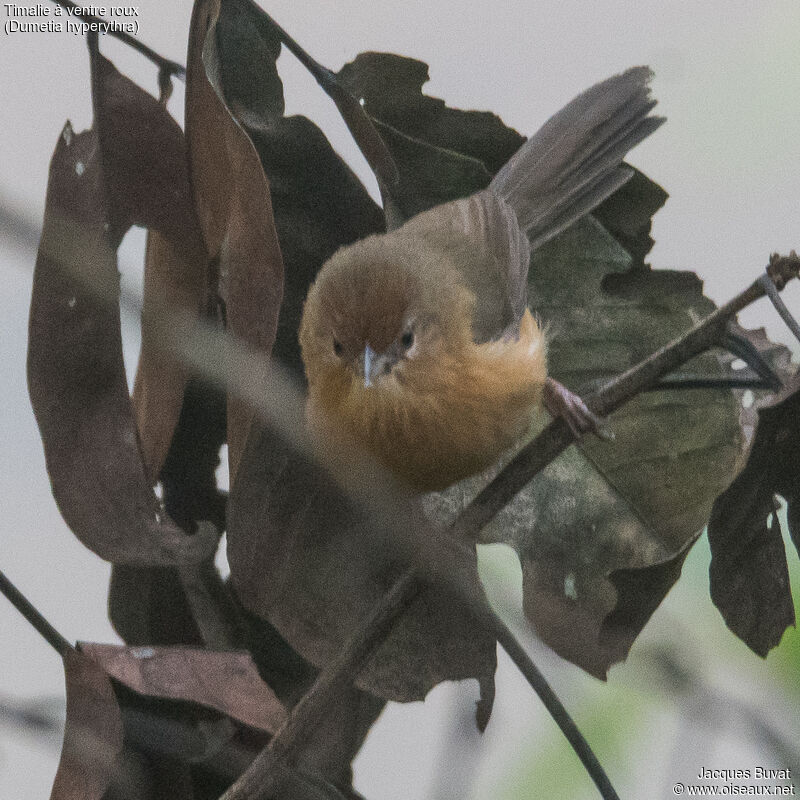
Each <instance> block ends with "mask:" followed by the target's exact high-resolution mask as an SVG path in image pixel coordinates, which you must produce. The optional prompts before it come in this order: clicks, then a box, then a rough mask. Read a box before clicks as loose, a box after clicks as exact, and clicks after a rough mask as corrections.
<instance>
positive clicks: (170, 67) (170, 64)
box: [50, 0, 186, 83]
mask: <svg viewBox="0 0 800 800" xmlns="http://www.w3.org/2000/svg"><path fill="white" fill-rule="evenodd" d="M50 2H52V3H54V4H55V5H57V6H61V8H65V9H69V10H70V11H71V12H72V16H74V17H75V18H76V19H80V20H83V22H88V23H90V24H92V23H94V24H97V25H99V24H101V23H102V24H104V25H106V24H108V20H104V19H101V18H100V17H96V16H94V15H93V14H84V13H83V11H82V10H81V9H82V8H83V7H82V6H79V5H78V4H77V3H74V2H72V0H50ZM100 30H101V31H102V32H103V33H107V34H108V35H109V36H113V37H114V38H115V39H119V41H121V42H124V43H125V44H127V45H128V46H129V47H132V48H133V49H134V50H136V51H137V52H139V53H141V54H142V55H143V56H144V57H145V58H149V59H150V61H152V62H153V63H154V64H155V65H156V66H157V67H158V68H159V82H160V83H163V80H164V78H163V77H162V76H164V75H166V76H170V75H174V76H175V77H176V78H179V79H180V80H185V78H186V68H185V67H184V66H182V65H181V64H178V62H177V61H170V59H168V58H164V56H161V55H159V54H158V53H156V51H155V50H153V49H152V48H150V47H148V46H147V45H146V44H144V43H143V42H140V41H139V40H138V39H137V38H136V37H135V36H131V35H130V34H129V33H126V32H125V31H121V30H119V29H115V28H109V29H108V30H103V29H102V28H101V29H100Z"/></svg>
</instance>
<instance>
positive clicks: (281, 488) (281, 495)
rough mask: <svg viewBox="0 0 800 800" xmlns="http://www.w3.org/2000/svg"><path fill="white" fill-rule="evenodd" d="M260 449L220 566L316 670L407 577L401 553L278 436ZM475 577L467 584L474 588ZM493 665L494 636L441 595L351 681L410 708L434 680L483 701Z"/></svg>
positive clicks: (408, 615)
mask: <svg viewBox="0 0 800 800" xmlns="http://www.w3.org/2000/svg"><path fill="white" fill-rule="evenodd" d="M257 451H258V452H261V453H269V454H270V457H269V458H264V459H260V460H258V461H256V460H255V459H253V460H249V459H248V468H247V470H246V471H242V473H241V480H240V481H239V482H238V483H237V485H236V486H234V488H233V490H232V493H231V499H230V507H229V515H228V537H229V538H228V558H229V561H230V564H231V575H232V578H233V581H234V586H235V588H236V591H237V594H238V595H239V596H240V597H241V599H242V602H243V603H244V604H245V605H246V606H247V607H248V608H249V609H250V610H252V611H253V612H255V613H257V614H259V615H260V616H263V617H264V618H266V619H268V620H269V621H270V622H271V623H272V624H273V625H275V627H276V628H277V629H278V631H280V633H281V634H282V635H283V636H285V637H286V639H287V640H288V641H289V643H290V644H291V645H292V646H293V647H294V648H295V649H296V650H297V651H298V652H299V653H301V654H302V655H303V656H304V657H305V658H307V659H308V660H309V661H311V662H312V663H313V664H314V665H315V666H317V667H319V668H322V667H324V666H325V665H326V664H327V663H329V661H330V660H331V659H332V658H333V657H334V656H335V655H336V654H337V652H338V651H339V649H340V648H341V647H342V643H343V642H344V641H345V640H346V639H347V638H348V637H349V636H350V635H351V634H352V633H353V632H354V630H355V629H356V628H357V627H358V626H360V625H361V623H362V622H363V620H364V619H365V618H366V617H367V615H368V613H369V612H370V610H371V609H372V608H373V606H374V605H375V603H377V602H378V600H379V599H380V598H381V597H382V596H383V595H384V594H385V593H386V591H387V590H388V588H389V587H390V586H391V584H392V582H393V580H394V579H395V578H396V577H397V576H398V575H399V573H400V571H401V570H402V569H403V566H404V561H403V559H402V558H401V557H400V556H399V553H398V545H399V544H400V543H398V542H392V541H389V540H388V539H386V534H383V533H381V531H380V530H379V529H377V528H376V527H375V526H374V525H372V524H369V523H368V522H367V521H366V520H365V519H364V518H363V516H361V515H359V514H358V513H357V512H356V510H355V509H353V508H352V506H351V505H350V504H349V503H347V502H346V501H345V500H344V499H343V498H342V494H341V492H340V491H338V490H337V489H336V488H335V487H334V486H333V485H332V483H331V481H330V479H328V478H327V477H326V476H325V475H324V473H322V471H321V470H320V469H318V468H316V467H314V466H313V465H311V464H309V463H307V462H304V461H302V460H300V459H299V458H297V457H296V456H295V455H293V454H292V453H291V451H289V450H288V449H287V448H286V447H285V446H284V445H283V444H282V443H281V442H280V441H279V440H278V439H277V438H276V437H274V436H273V437H270V435H269V434H268V433H267V432H264V433H262V440H261V441H260V442H259V443H258V449H257ZM473 558H474V556H473ZM473 565H474V562H473ZM472 569H473V572H472V573H471V575H470V576H469V577H470V578H471V580H473V581H474V582H475V584H476V585H477V581H478V578H477V572H476V571H475V570H474V566H473V567H472ZM465 570H466V567H465ZM465 577H466V576H465ZM495 657H496V654H495V640H494V638H493V637H492V636H491V635H490V634H488V633H487V632H486V631H485V629H484V628H483V627H481V626H478V625H477V624H476V622H475V620H474V618H473V617H472V615H471V614H470V613H469V611H468V610H467V609H466V607H465V604H464V603H462V602H461V601H459V600H458V599H456V598H455V597H454V596H453V595H452V594H451V593H450V592H448V591H447V590H445V589H441V588H429V589H426V590H425V591H423V592H422V593H421V595H420V596H419V597H418V598H417V599H416V600H415V601H414V603H413V605H412V606H411V607H410V608H409V609H408V610H407V611H406V612H405V613H404V614H403V616H402V617H401V618H400V619H399V620H398V622H397V623H396V624H395V626H394V628H393V630H392V633H391V634H390V636H389V637H388V638H387V639H386V640H385V641H384V642H383V644H382V645H381V646H380V647H379V648H378V649H377V650H376V652H375V654H374V656H373V657H372V658H371V660H370V661H369V662H368V663H367V665H366V666H365V668H364V669H363V671H362V672H361V673H360V674H359V675H358V676H357V678H356V680H355V683H356V685H357V686H359V687H360V688H362V689H365V690H366V691H369V692H372V693H374V694H376V695H378V696H379V697H383V698H386V699H390V700H397V701H402V702H408V701H411V700H420V699H422V698H423V697H424V696H425V695H426V694H427V692H428V691H429V690H430V689H431V688H432V687H433V686H435V685H436V684H437V683H439V682H441V681H444V680H460V679H465V678H471V677H474V678H477V679H478V680H479V682H481V684H482V686H483V691H484V693H485V694H487V693H490V692H491V688H490V687H491V681H492V677H493V675H494V670H495Z"/></svg>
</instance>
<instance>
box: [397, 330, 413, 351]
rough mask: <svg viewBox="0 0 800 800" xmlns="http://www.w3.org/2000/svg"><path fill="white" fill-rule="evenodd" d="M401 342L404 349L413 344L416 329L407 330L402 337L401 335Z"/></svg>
mask: <svg viewBox="0 0 800 800" xmlns="http://www.w3.org/2000/svg"><path fill="white" fill-rule="evenodd" d="M400 344H401V345H402V346H403V349H404V350H408V348H409V347H411V345H412V344H414V331H412V330H407V331H406V332H405V333H404V334H403V335H402V336H401V337H400Z"/></svg>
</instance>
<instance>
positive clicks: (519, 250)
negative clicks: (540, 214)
mask: <svg viewBox="0 0 800 800" xmlns="http://www.w3.org/2000/svg"><path fill="white" fill-rule="evenodd" d="M395 233H397V234H399V235H401V236H412V237H414V238H418V237H420V238H422V239H424V240H425V241H426V243H427V244H428V245H429V246H430V247H431V248H433V249H435V250H437V251H440V252H441V253H442V258H443V259H446V260H447V261H448V262H449V263H450V264H451V265H452V266H453V267H454V268H455V269H456V270H457V271H458V273H460V275H461V276H462V278H463V281H464V285H465V286H466V287H467V288H468V289H470V291H472V292H473V293H474V294H475V298H476V306H475V312H474V316H473V325H472V330H473V337H474V339H475V341H476V342H485V341H489V340H490V339H498V338H500V337H502V336H505V335H516V333H517V331H518V328H519V322H520V320H521V319H522V315H523V314H524V313H525V308H526V307H527V301H528V293H527V275H528V264H529V262H530V246H529V244H528V238H527V236H526V235H525V233H524V232H523V231H522V230H521V229H520V226H519V222H518V221H517V216H516V214H515V213H514V211H513V210H512V208H511V207H510V206H509V205H508V204H507V203H506V202H505V201H504V200H502V199H501V198H499V197H498V196H497V195H496V194H495V193H494V192H492V191H489V190H485V191H482V192H477V193H476V194H473V195H471V196H470V197H465V198H463V199H461V200H454V201H452V202H450V203H444V204H443V205H440V206H436V207H435V208H432V209H429V210H428V211H424V212H423V213H421V214H417V216H415V217H413V218H412V219H410V220H409V221H408V222H406V223H405V225H403V226H402V227H401V228H399V229H398V230H397V231H396V232H395Z"/></svg>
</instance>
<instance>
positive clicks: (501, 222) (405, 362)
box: [299, 66, 665, 492]
mask: <svg viewBox="0 0 800 800" xmlns="http://www.w3.org/2000/svg"><path fill="white" fill-rule="evenodd" d="M651 78H652V73H651V71H650V69H649V68H648V67H644V66H640V67H632V68H630V69H628V70H626V71H625V72H622V73H620V74H618V75H615V76H613V77H610V78H608V79H607V80H604V81H602V82H600V83H598V84H596V85H594V86H592V87H591V88H589V89H587V90H586V91H584V92H583V93H582V94H580V95H578V96H577V97H576V98H575V99H573V100H572V101H571V102H570V103H568V104H567V105H566V106H565V107H564V108H563V109H561V111H559V112H557V113H556V114H555V115H554V116H553V117H551V118H550V119H549V120H548V121H547V122H546V123H545V124H544V125H543V126H542V128H540V129H539V131H538V132H537V133H536V134H534V135H533V136H532V137H530V138H529V139H527V140H526V141H525V142H524V143H523V144H522V145H521V147H520V148H519V150H517V152H516V153H515V154H514V155H512V156H511V158H510V159H509V161H508V162H507V163H506V164H505V165H504V166H503V167H501V168H500V170H499V171H498V172H497V174H496V175H495V176H494V178H493V179H492V180H491V182H490V184H489V186H488V187H487V188H486V189H483V190H481V191H478V192H476V193H474V194H472V195H470V196H468V197H465V198H461V199H457V200H453V201H450V202H447V203H443V204H441V205H438V206H435V207H433V208H431V209H428V210H426V211H422V212H420V213H418V214H417V215H416V216H413V217H412V218H411V219H409V220H407V221H405V222H404V223H402V224H401V225H399V226H398V227H396V228H394V229H393V230H389V231H387V232H386V233H380V234H375V235H372V236H368V237H366V238H364V239H361V240H359V241H356V242H354V243H352V244H350V245H347V246H345V247H342V248H340V249H339V250H338V251H336V252H335V253H334V254H333V255H332V256H331V257H330V258H329V259H328V260H327V261H326V262H325V263H324V264H323V265H322V267H321V268H320V270H319V272H318V273H317V276H316V277H315V280H314V282H313V284H312V285H311V286H310V288H309V291H308V294H307V296H306V300H305V303H304V306H303V314H302V318H301V323H300V329H299V339H300V348H301V355H302V359H303V364H304V368H305V373H306V378H307V382H308V395H307V402H306V418H307V422H308V425H309V427H310V428H311V429H313V430H314V431H316V432H317V433H318V434H319V435H320V436H326V435H335V434H337V432H344V433H345V434H346V435H348V436H350V437H352V438H353V440H354V441H355V442H357V443H358V444H359V445H360V446H362V447H363V448H365V449H366V451H368V452H369V453H370V454H371V455H372V456H373V457H376V458H377V459H378V460H379V461H380V462H381V463H382V464H383V466H384V467H386V468H388V469H389V470H390V471H391V472H392V473H394V475H395V476H396V477H397V478H398V479H399V480H401V481H403V482H404V483H405V484H407V485H409V486H410V487H411V489H412V490H414V491H416V492H431V491H440V490H443V489H445V488H447V487H448V486H450V485H452V484H454V483H456V482H458V481H460V480H462V479H463V478H466V477H469V476H472V475H475V474H477V473H480V472H482V471H483V470H485V469H487V468H488V467H490V466H491V465H492V464H494V463H495V462H496V461H497V460H498V459H499V457H500V456H501V455H502V454H503V453H504V452H505V451H507V450H508V449H509V448H511V447H513V446H514V445H515V444H517V443H518V442H519V441H520V439H521V437H522V436H523V435H524V434H525V433H526V432H527V431H528V430H529V428H530V424H531V420H532V415H533V414H534V413H535V412H536V409H537V408H539V407H540V406H542V405H543V406H544V407H545V408H546V409H547V410H548V411H549V412H550V413H551V414H553V415H555V416H561V417H563V418H564V419H565V421H566V422H567V424H568V425H569V427H570V428H571V429H572V431H573V434H574V435H575V436H578V437H579V436H581V435H583V434H585V433H587V432H589V431H594V432H597V431H598V430H600V426H601V421H600V420H598V419H597V417H595V416H594V415H593V414H592V412H590V411H589V409H588V408H587V406H586V405H585V404H584V403H583V401H582V400H581V398H580V397H578V396H577V395H575V394H573V393H572V392H571V391H569V390H568V389H566V387H564V386H562V385H561V384H560V383H558V382H557V381H555V380H554V379H553V378H552V377H549V376H548V374H547V356H546V351H547V333H546V331H545V330H544V329H543V326H542V325H541V324H540V323H539V322H538V321H537V319H536V318H535V316H534V315H533V314H532V312H531V311H530V309H529V308H528V297H527V285H528V270H529V265H530V255H531V252H532V251H533V250H535V249H536V248H538V247H540V246H541V245H542V244H544V243H545V242H547V241H549V240H550V239H552V238H553V237H554V236H556V235H557V234H558V233H560V232H561V231H563V230H565V229H566V228H567V227H569V226H570V225H571V224H572V223H573V222H575V221H576V220H578V219H580V218H581V217H583V216H584V215H586V214H587V213H589V212H591V211H592V209H594V208H595V207H596V206H597V205H599V204H600V203H601V202H602V201H603V200H605V199H606V198H607V197H608V196H609V195H611V194H613V193H614V192H615V191H616V190H617V189H619V188H620V187H621V186H622V185H623V184H624V183H625V182H626V181H627V180H628V179H629V178H630V177H631V175H632V174H633V170H632V169H631V168H630V167H628V166H627V165H625V164H624V163H623V158H624V157H625V155H626V154H627V152H628V151H629V150H630V149H631V148H633V147H634V146H635V145H637V144H639V143H640V142H641V141H642V140H643V139H645V138H646V137H647V136H649V135H650V134H651V133H652V132H653V131H654V130H656V128H658V127H659V126H660V125H661V124H662V123H663V122H664V121H665V120H664V118H663V117H660V116H654V115H651V113H650V112H651V111H652V109H653V108H654V107H655V105H656V101H655V100H654V99H653V98H652V97H651V93H650V86H649V84H650V80H651Z"/></svg>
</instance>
